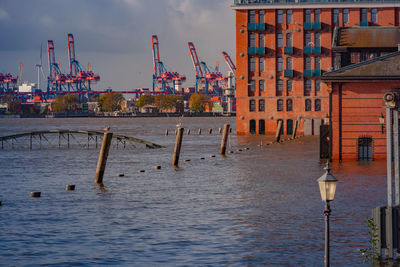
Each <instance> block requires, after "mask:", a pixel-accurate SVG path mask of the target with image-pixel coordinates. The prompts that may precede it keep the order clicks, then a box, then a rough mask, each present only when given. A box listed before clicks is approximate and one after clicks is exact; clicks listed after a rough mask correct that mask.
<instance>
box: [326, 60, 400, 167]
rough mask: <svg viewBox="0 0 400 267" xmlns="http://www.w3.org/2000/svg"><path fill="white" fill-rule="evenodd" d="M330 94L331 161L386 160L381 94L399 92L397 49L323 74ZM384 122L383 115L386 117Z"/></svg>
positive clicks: (383, 108)
mask: <svg viewBox="0 0 400 267" xmlns="http://www.w3.org/2000/svg"><path fill="white" fill-rule="evenodd" d="M322 80H323V82H324V84H326V85H327V87H328V90H327V91H328V93H330V94H331V99H332V100H331V101H332V104H331V110H330V114H331V125H330V126H331V129H330V130H331V138H330V139H331V140H332V143H331V151H332V160H333V161H354V160H383V159H386V131H385V130H384V127H385V126H384V125H382V124H381V123H380V120H379V118H380V117H381V116H386V113H385V107H384V102H383V95H384V94H385V93H387V92H389V91H398V92H400V52H394V53H391V54H387V55H385V56H381V57H376V58H373V59H370V60H367V61H364V62H361V63H357V64H352V65H349V66H346V67H343V68H340V69H338V70H335V71H332V72H329V73H325V74H324V75H323V77H322ZM385 121H386V118H385Z"/></svg>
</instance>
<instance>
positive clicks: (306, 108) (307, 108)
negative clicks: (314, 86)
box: [305, 99, 311, 111]
mask: <svg viewBox="0 0 400 267" xmlns="http://www.w3.org/2000/svg"><path fill="white" fill-rule="evenodd" d="M305 104H306V105H305V110H306V111H311V100H310V99H306V102H305Z"/></svg>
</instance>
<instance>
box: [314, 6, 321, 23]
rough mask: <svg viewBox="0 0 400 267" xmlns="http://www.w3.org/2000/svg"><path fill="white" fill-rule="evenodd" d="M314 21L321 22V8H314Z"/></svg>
mask: <svg viewBox="0 0 400 267" xmlns="http://www.w3.org/2000/svg"><path fill="white" fill-rule="evenodd" d="M314 22H321V10H319V9H315V10H314Z"/></svg>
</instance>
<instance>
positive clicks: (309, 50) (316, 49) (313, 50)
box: [303, 46, 322, 55]
mask: <svg viewBox="0 0 400 267" xmlns="http://www.w3.org/2000/svg"><path fill="white" fill-rule="evenodd" d="M321 50H322V49H321V47H320V46H305V47H304V48H303V54H306V55H309V54H321Z"/></svg>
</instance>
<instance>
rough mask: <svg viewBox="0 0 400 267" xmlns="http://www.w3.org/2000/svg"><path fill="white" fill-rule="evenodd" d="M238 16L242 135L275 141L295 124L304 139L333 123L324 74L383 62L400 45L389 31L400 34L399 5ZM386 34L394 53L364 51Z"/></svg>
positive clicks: (240, 12) (247, 6)
mask: <svg viewBox="0 0 400 267" xmlns="http://www.w3.org/2000/svg"><path fill="white" fill-rule="evenodd" d="M232 8H233V10H234V11H235V14H236V62H237V70H236V86H237V89H236V97H237V117H236V119H237V133H238V134H239V135H240V134H257V135H265V134H273V133H275V132H276V128H277V124H278V121H279V120H282V121H283V125H284V127H283V128H284V134H291V133H292V132H293V128H294V124H295V123H294V122H295V120H297V119H299V121H300V128H299V130H300V132H302V133H304V134H306V135H311V134H315V135H318V134H319V129H320V125H321V124H323V123H324V120H325V118H326V117H329V99H330V98H329V93H328V87H329V83H326V82H322V79H321V77H322V76H323V75H324V73H327V72H333V71H335V70H337V69H339V68H342V67H344V66H345V65H349V64H356V63H357V62H358V63H359V64H361V63H362V62H364V61H368V60H372V59H373V58H375V57H382V56H385V55H387V54H388V53H391V52H393V51H396V50H397V46H398V43H400V40H398V39H396V38H397V37H393V36H394V35H393V32H395V31H396V29H393V28H391V27H397V26H400V1H385V0H381V1H375V0H374V1H368V0H357V1H345V0H342V1H340V0H335V1H330V0H323V1H318V0H279V1H276V0H235V1H234V4H233V6H232ZM335 29H336V30H335ZM366 29H371V30H368V31H367V33H365V32H363V30H366ZM382 31H392V34H386V35H384V36H392V37H391V38H394V39H391V40H389V42H387V43H391V44H390V47H384V45H382V44H377V45H378V47H380V49H378V50H377V51H374V49H375V48H374V47H368V43H365V42H364V43H363V41H365V40H364V39H362V38H364V37H363V36H365V34H367V35H368V34H369V35H368V36H369V37H368V38H367V42H368V41H370V40H375V41H379V40H381V39H380V37H379V36H380V35H379V34H380V33H381V32H382ZM335 33H336V35H335ZM334 36H335V37H334ZM346 36H347V38H345V37H346ZM339 37H340V38H339ZM334 38H339V39H340V40H342V41H344V40H345V41H348V42H356V43H357V42H358V44H355V45H353V46H352V45H349V44H344V43H341V44H340V43H339V45H338V43H336V42H335V40H334ZM337 40H338V39H337ZM382 41H388V40H385V39H383V40H382ZM375 44H376V42H375ZM366 46H367V47H366ZM332 75H333V74H332ZM355 97H357V96H355ZM337 134H338V133H337ZM334 138H335V136H334ZM357 138H358V137H357ZM342 141H343V142H344V139H343V140H342ZM344 146H345V144H344V143H342V148H343V149H344ZM354 146H356V145H354ZM335 153H336V152H335ZM338 153H339V152H338ZM343 153H348V152H345V151H344V150H343V151H342V156H343V155H344V154H343ZM352 153H353V152H352ZM382 153H383V152H382ZM337 156H338V155H337Z"/></svg>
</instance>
